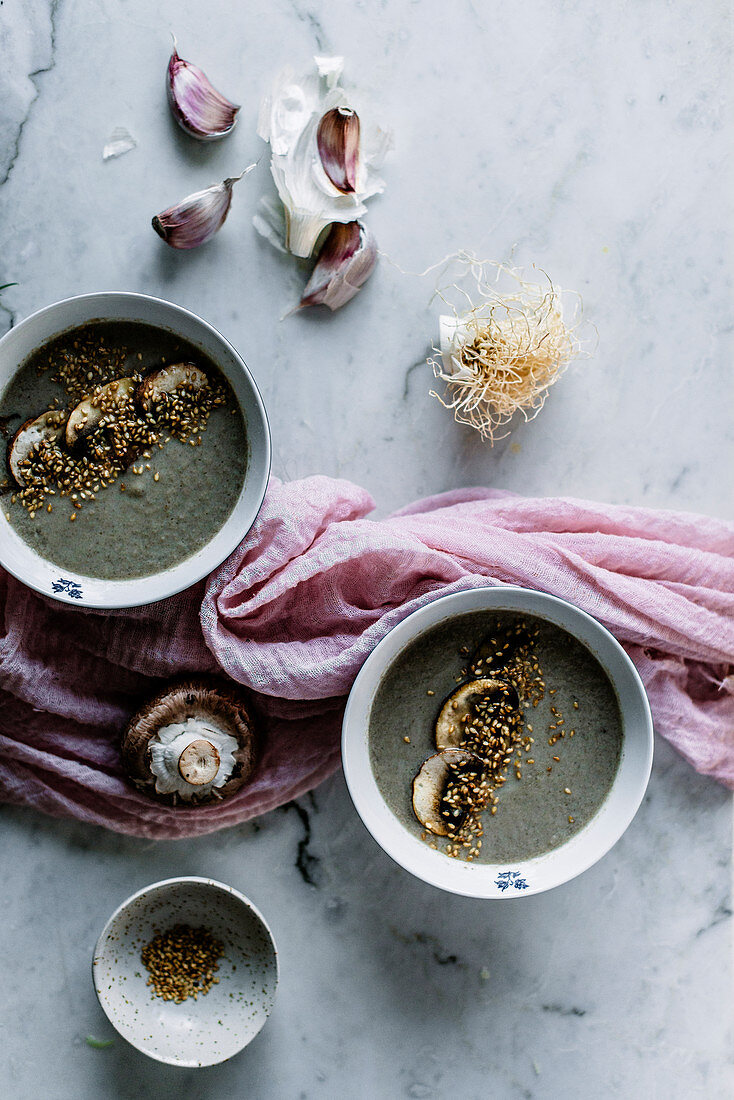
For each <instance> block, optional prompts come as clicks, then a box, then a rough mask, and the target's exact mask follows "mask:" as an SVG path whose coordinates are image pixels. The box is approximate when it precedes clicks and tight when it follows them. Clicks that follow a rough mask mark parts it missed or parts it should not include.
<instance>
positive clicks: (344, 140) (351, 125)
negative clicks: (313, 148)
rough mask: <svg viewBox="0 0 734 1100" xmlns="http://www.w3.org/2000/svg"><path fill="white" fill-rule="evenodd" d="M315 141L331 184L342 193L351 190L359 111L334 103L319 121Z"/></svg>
mask: <svg viewBox="0 0 734 1100" xmlns="http://www.w3.org/2000/svg"><path fill="white" fill-rule="evenodd" d="M316 142H317V146H318V150H319V157H320V158H321V164H322V166H323V169H324V171H325V172H326V175H327V176H328V177H329V179H330V180H331V182H332V183H333V184H334V187H336V188H337V190H338V191H341V192H342V194H345V195H349V194H353V193H354V192H355V191H356V190H357V173H358V171H359V115H358V114H357V113H356V111H353V110H352V108H351V107H333V108H332V110H330V111H327V112H326V114H325V115H324V116H323V118H322V119H321V121H320V122H319V126H318V130H317V132H316Z"/></svg>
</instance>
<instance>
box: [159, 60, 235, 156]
mask: <svg viewBox="0 0 734 1100" xmlns="http://www.w3.org/2000/svg"><path fill="white" fill-rule="evenodd" d="M166 90H167V92H168V102H169V104H170V107H171V111H172V112H173V117H174V118H175V119H176V121H177V122H178V124H179V126H180V127H181V128H182V129H183V130H185V131H186V133H187V134H190V135H191V137H195V138H198V140H199V141H218V140H219V139H220V138H223V137H226V136H227V134H230V133H231V132H232V130H233V129H234V126H235V123H236V121H237V112H238V111H239V109H240V108H239V106H238V105H237V104H236V103H232V102H230V100H228V99H227V98H226V96H223V95H222V93H221V92H218V91H217V89H216V88H215V87H214V85H213V84H212V83H211V81H210V80H209V78H208V77H207V75H206V73H204V72H202V70H201V69H200V68H198V66H196V65H192V64H191V62H190V61H184V60H183V58H182V57H179V55H178V51H177V50H176V44H175V39H174V46H173V53H172V54H171V57H170V60H169V62H168V71H167V74H166Z"/></svg>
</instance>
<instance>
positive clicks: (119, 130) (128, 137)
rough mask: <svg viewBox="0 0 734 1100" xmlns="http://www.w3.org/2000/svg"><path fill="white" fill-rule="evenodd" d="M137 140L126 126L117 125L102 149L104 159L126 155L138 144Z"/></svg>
mask: <svg viewBox="0 0 734 1100" xmlns="http://www.w3.org/2000/svg"><path fill="white" fill-rule="evenodd" d="M137 144H138V143H137V141H136V140H135V138H134V137H133V136H132V134H131V133H130V131H129V130H126V129H125V127H124V126H116V127H115V129H114V130H113V131H112V133H111V134H110V136H109V138H108V140H107V144H106V145H105V147H104V149H103V150H102V160H114V158H115V157H121V156H124V154H125V153H129V152H130V150H131V149H134V148H135V147H136V146H137Z"/></svg>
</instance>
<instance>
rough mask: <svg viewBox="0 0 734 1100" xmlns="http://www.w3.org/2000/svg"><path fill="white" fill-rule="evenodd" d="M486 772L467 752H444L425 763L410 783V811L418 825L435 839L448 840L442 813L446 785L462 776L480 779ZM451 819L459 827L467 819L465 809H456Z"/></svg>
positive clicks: (481, 763) (483, 765)
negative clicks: (411, 785) (411, 788)
mask: <svg viewBox="0 0 734 1100" xmlns="http://www.w3.org/2000/svg"><path fill="white" fill-rule="evenodd" d="M485 770H486V764H485V762H484V761H483V760H482V759H481V758H480V757H479V756H476V755H475V754H474V753H472V752H467V750H466V749H444V750H443V752H437V753H435V754H434V755H433V756H429V757H428V759H427V760H424V762H423V764H422V765H421V768H420V771H419V772H418V774H417V775H416V777H415V779H414V780H413V810H414V812H415V816H416V817H417V818H418V820H419V821H420V823H421V825H423V826H425V828H426V829H428V831H429V832H431V833H434V834H435V835H436V836H448V835H449V833H450V831H451V830H450V829H449V828H448V821H449V815H448V814H447V813H445V812H442V811H443V810H444V809H445V807H444V806H443V800H444V794H445V792H446V784H447V783H448V782H449V780H451V779H452V778H453V777H456V778H457V779H460V778H461V777H462V775H463V776H466V775H468V774H471V775H472V776H473V777H476V778H481V776H482V775H483V774H484V772H485ZM452 816H453V818H454V823H455V825H456V826H458V825H459V824H460V823H461V821H462V820H463V819H464V817H465V816H466V809H463V810H462V809H461V808H457V809H455V810H454V811H453V814H452Z"/></svg>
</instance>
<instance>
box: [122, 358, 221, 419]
mask: <svg viewBox="0 0 734 1100" xmlns="http://www.w3.org/2000/svg"><path fill="white" fill-rule="evenodd" d="M208 385H209V379H208V378H207V376H206V374H205V373H204V371H203V370H201V368H200V367H197V366H196V364H195V363H172V364H171V366H170V367H161V368H160V369H159V370H155V371H153V372H152V373H151V374H149V375H148V376H147V378H144V379H143V381H142V382H141V383H140V385H139V386H138V392H137V397H138V401H139V402H140V405H141V406H142V408H144V409H145V411H146V412H151V411H152V409H153V408H154V407H155V406H156V405H157V404H158V402H159V401H160V399H161V398H162V397H163V395H164V394H167V393H173V391H174V390H177V389H179V388H185V389H188V390H191V391H192V392H194V393H195V392H197V391H199V390H203V389H204V388H205V387H206V386H208Z"/></svg>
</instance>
